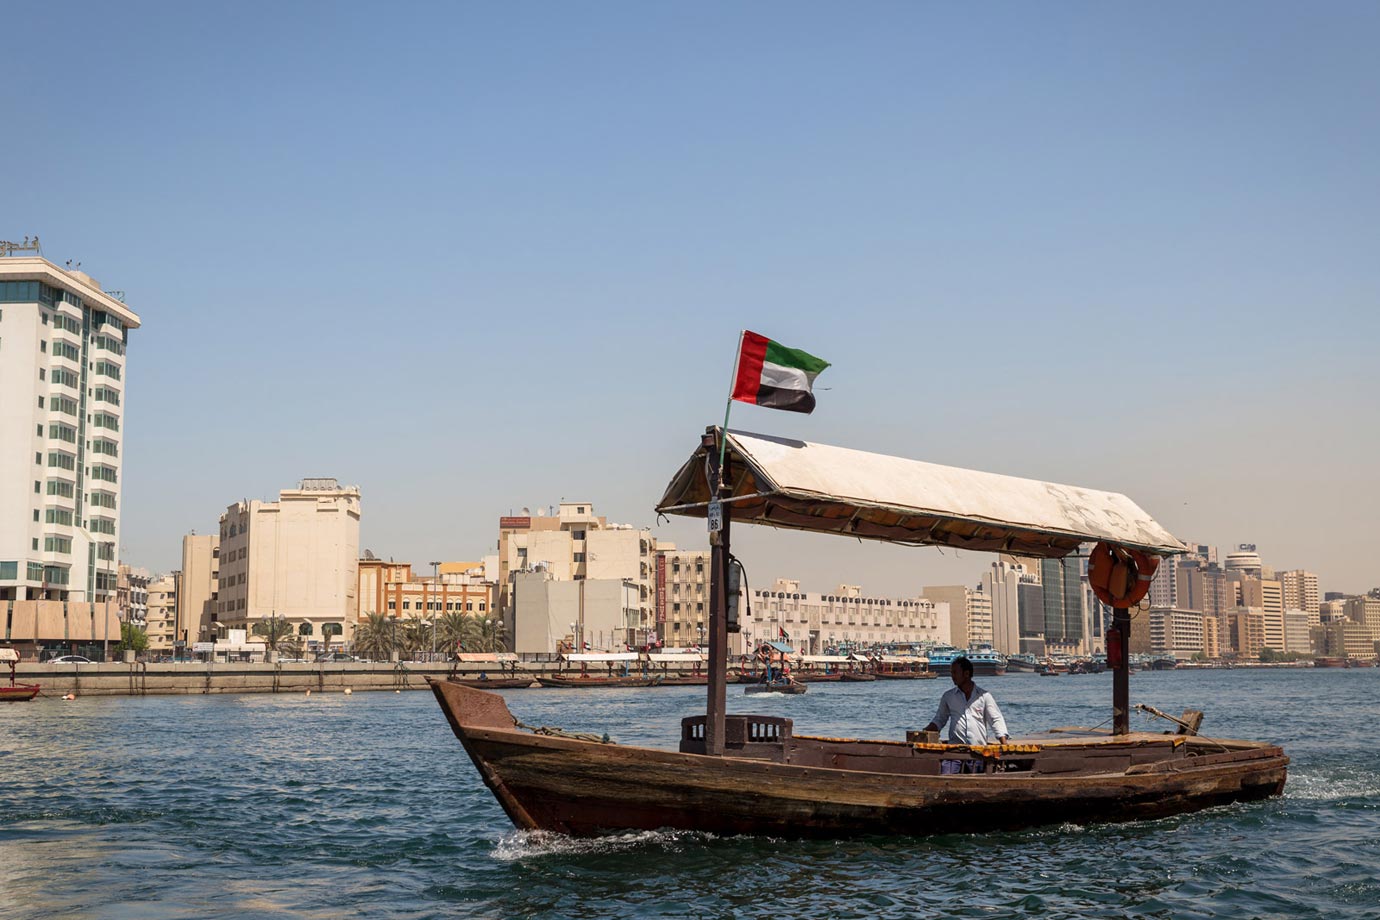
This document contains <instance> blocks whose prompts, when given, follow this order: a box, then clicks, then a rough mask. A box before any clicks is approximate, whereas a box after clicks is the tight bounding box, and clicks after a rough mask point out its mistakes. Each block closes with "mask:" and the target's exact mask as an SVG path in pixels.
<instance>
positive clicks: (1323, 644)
mask: <svg viewBox="0 0 1380 920" xmlns="http://www.w3.org/2000/svg"><path fill="white" fill-rule="evenodd" d="M1311 633H1312V635H1311V639H1312V642H1313V648H1314V650H1315V651H1316V653H1317V654H1319V655H1323V656H1326V657H1329V658H1351V659H1354V660H1356V661H1369V660H1371V659H1373V658H1375V657H1376V652H1377V649H1378V647H1377V643H1376V641H1375V639H1374V638H1373V637H1372V636H1371V632H1370V629H1369V628H1368V627H1366V626H1363V625H1362V624H1360V623H1353V622H1351V621H1350V620H1337V621H1335V622H1331V623H1323V624H1321V625H1319V626H1314V627H1313V628H1312V630H1311Z"/></svg>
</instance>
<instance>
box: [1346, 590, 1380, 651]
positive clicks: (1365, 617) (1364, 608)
mask: <svg viewBox="0 0 1380 920" xmlns="http://www.w3.org/2000/svg"><path fill="white" fill-rule="evenodd" d="M1346 618H1347V619H1348V620H1350V621H1351V622H1352V623H1358V624H1360V625H1361V626H1364V627H1365V628H1366V629H1368V630H1370V637H1371V640H1372V641H1375V642H1380V597H1375V596H1374V595H1371V594H1358V595H1356V596H1355V597H1348V598H1347V599H1346Z"/></svg>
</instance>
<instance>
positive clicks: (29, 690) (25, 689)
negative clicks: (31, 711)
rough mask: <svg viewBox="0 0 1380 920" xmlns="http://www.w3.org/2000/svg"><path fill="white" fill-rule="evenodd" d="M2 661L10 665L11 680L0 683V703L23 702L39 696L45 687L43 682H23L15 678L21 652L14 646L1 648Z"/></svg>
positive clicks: (0, 660) (0, 661)
mask: <svg viewBox="0 0 1380 920" xmlns="http://www.w3.org/2000/svg"><path fill="white" fill-rule="evenodd" d="M0 663H3V664H7V665H9V666H10V682H9V685H8V686H6V685H4V684H0V703H23V702H27V701H29V700H31V699H33V698H34V697H36V696H38V691H39V690H41V689H43V687H42V685H41V684H21V683H17V682H16V681H15V679H14V672H15V668H17V667H18V666H19V652H17V651H15V650H14V649H12V648H0Z"/></svg>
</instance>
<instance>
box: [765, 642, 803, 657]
mask: <svg viewBox="0 0 1380 920" xmlns="http://www.w3.org/2000/svg"><path fill="white" fill-rule="evenodd" d="M757 647H758V648H759V649H760V648H769V649H771V650H772V651H773V652H780V653H781V654H783V655H794V654H795V646H794V645H789V644H787V643H785V642H776V641H772V642H763V643H761V644H760V645H758V646H757Z"/></svg>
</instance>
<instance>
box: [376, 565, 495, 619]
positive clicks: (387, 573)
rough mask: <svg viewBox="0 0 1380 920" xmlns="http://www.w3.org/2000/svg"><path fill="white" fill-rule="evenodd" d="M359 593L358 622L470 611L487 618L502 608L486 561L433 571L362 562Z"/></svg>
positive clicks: (450, 566)
mask: <svg viewBox="0 0 1380 920" xmlns="http://www.w3.org/2000/svg"><path fill="white" fill-rule="evenodd" d="M358 565H359V587H358V590H357V591H356V592H355V597H356V607H357V610H356V615H355V617H354V620H355V621H356V622H358V621H359V620H362V619H364V618H366V617H367V616H368V615H369V614H371V613H386V614H388V615H389V616H392V617H403V618H405V619H406V618H410V617H417V618H422V619H430V618H431V617H432V616H433V615H435V616H444V615H445V614H447V613H466V614H473V615H477V616H484V617H487V616H489V615H491V614H494V613H497V612H498V606H497V604H498V585H497V583H495V582H493V581H489V580H487V579H486V578H485V577H484V563H482V562H446V563H439V564H438V566H437V567H436V569H435V570H434V571H433V572H432V574H431V575H416V574H414V573H413V571H412V563H410V562H392V561H387V562H385V561H384V560H382V559H374V558H372V557H369V556H365V558H363V559H360V560H359V563H358Z"/></svg>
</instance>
